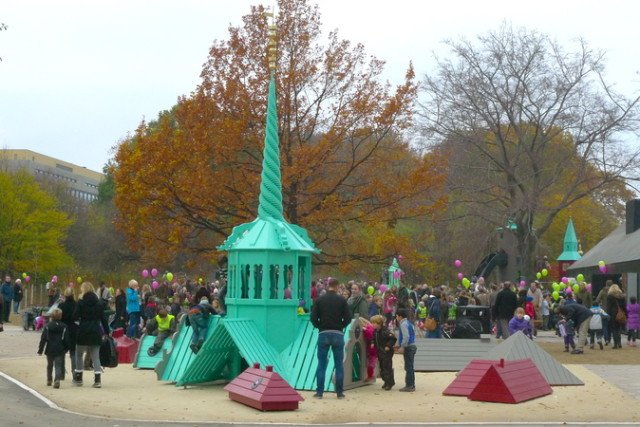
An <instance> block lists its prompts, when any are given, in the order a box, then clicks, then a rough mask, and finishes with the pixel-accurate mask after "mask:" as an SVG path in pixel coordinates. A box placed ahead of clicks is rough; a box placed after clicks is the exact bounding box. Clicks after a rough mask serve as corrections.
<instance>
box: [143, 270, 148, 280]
mask: <svg viewBox="0 0 640 427" xmlns="http://www.w3.org/2000/svg"><path fill="white" fill-rule="evenodd" d="M142 277H144V278H145V279H146V278H147V277H149V270H147V269H146V268H145V269H144V270H142Z"/></svg>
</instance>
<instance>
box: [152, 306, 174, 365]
mask: <svg viewBox="0 0 640 427" xmlns="http://www.w3.org/2000/svg"><path fill="white" fill-rule="evenodd" d="M145 329H146V333H147V334H149V335H155V336H156V339H155V341H154V342H153V345H152V346H151V347H149V350H147V354H148V355H149V356H151V357H153V356H155V355H156V354H157V353H158V352H159V351H160V350H161V349H162V344H164V340H165V339H167V338H168V337H170V336H171V335H172V334H173V333H174V332H175V331H176V318H175V317H174V316H173V315H171V314H169V313H168V312H167V310H166V309H165V308H161V309H160V310H158V314H157V315H156V316H155V317H154V318H153V319H151V320H150V321H149V322H147V327H146V328H145Z"/></svg>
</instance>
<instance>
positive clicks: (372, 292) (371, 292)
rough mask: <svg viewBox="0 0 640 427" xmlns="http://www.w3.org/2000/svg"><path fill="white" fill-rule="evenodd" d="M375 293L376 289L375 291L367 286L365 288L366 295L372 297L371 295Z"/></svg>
mask: <svg viewBox="0 0 640 427" xmlns="http://www.w3.org/2000/svg"><path fill="white" fill-rule="evenodd" d="M375 291H376V289H375V288H374V287H373V286H369V287H368V288H367V293H368V294H369V295H373V294H374V293H375Z"/></svg>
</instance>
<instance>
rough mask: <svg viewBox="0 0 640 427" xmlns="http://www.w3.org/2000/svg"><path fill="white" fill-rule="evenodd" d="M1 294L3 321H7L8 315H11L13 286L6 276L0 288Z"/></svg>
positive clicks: (9, 277) (9, 278)
mask: <svg viewBox="0 0 640 427" xmlns="http://www.w3.org/2000/svg"><path fill="white" fill-rule="evenodd" d="M0 292H2V298H3V299H4V303H3V304H4V306H3V309H4V319H3V320H4V321H5V322H8V321H9V314H10V313H11V301H12V300H13V284H12V283H11V276H9V275H8V274H7V275H6V276H5V277H4V283H3V284H2V287H1V288H0Z"/></svg>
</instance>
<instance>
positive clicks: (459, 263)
mask: <svg viewBox="0 0 640 427" xmlns="http://www.w3.org/2000/svg"><path fill="white" fill-rule="evenodd" d="M453 265H455V266H456V268H460V267H461V266H462V261H460V260H459V259H457V260H455V261H454V262H453Z"/></svg>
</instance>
